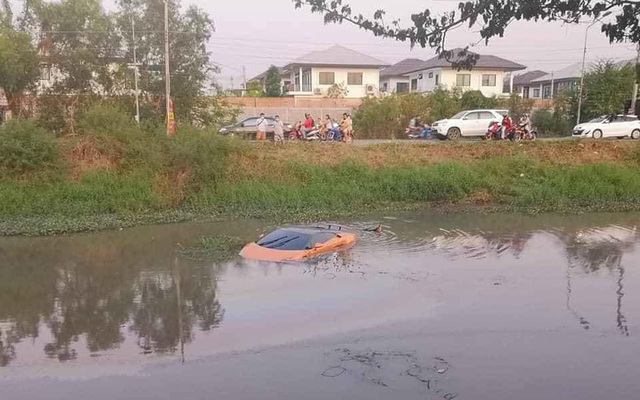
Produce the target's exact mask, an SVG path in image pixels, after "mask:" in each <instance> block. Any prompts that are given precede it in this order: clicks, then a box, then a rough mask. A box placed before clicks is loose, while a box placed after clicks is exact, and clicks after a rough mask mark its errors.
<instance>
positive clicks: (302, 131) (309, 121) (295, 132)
mask: <svg viewBox="0 0 640 400" xmlns="http://www.w3.org/2000/svg"><path fill="white" fill-rule="evenodd" d="M304 117H305V121H304V123H303V122H302V121H298V122H297V123H296V124H295V126H293V128H292V130H291V132H289V139H291V140H296V139H299V140H313V139H320V140H332V141H342V142H347V143H350V142H351V141H352V140H353V121H352V119H351V115H350V114H348V113H344V114H342V120H341V121H340V122H339V123H338V122H336V121H334V120H333V119H332V118H331V116H330V115H329V114H327V115H326V116H325V118H324V121H320V122H316V121H315V120H314V119H313V117H312V116H311V114H305V115H304ZM274 122H275V123H274V126H273V140H274V141H275V142H276V143H284V139H285V138H284V135H285V126H284V123H283V122H282V120H281V119H280V116H279V115H276V116H275V117H274ZM256 140H258V141H263V140H267V118H266V116H265V115H264V113H261V114H260V118H258V121H257V132H256Z"/></svg>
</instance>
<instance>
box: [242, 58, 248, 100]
mask: <svg viewBox="0 0 640 400" xmlns="http://www.w3.org/2000/svg"><path fill="white" fill-rule="evenodd" d="M242 82H243V87H242V89H244V90H243V91H242V95H243V96H244V95H245V94H246V93H247V68H246V67H245V66H244V65H243V66H242Z"/></svg>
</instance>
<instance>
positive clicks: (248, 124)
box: [238, 117, 258, 136]
mask: <svg viewBox="0 0 640 400" xmlns="http://www.w3.org/2000/svg"><path fill="white" fill-rule="evenodd" d="M257 129H258V118H256V117H253V118H247V119H245V120H244V121H242V122H241V123H240V128H238V132H239V133H241V134H242V135H243V136H250V135H252V134H255V133H256V130H257Z"/></svg>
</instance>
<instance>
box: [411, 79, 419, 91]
mask: <svg viewBox="0 0 640 400" xmlns="http://www.w3.org/2000/svg"><path fill="white" fill-rule="evenodd" d="M416 90H418V80H417V79H412V80H411V91H412V92H413V91H416Z"/></svg>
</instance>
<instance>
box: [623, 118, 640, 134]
mask: <svg viewBox="0 0 640 400" xmlns="http://www.w3.org/2000/svg"><path fill="white" fill-rule="evenodd" d="M624 119H625V123H624V130H623V132H622V133H623V134H624V136H631V132H633V131H634V129H638V117H635V116H633V115H627V116H625V117H624Z"/></svg>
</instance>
